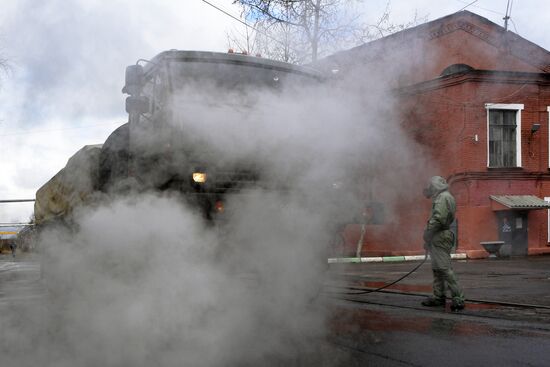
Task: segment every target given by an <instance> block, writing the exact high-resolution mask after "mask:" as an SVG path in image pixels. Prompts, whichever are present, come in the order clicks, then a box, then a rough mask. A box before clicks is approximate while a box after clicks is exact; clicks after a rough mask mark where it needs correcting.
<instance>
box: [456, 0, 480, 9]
mask: <svg viewBox="0 0 550 367" xmlns="http://www.w3.org/2000/svg"><path fill="white" fill-rule="evenodd" d="M477 2H478V0H474V1H472V2H471V3H469V4H468V5H466V6H465V7H463V8H462V9H460V10H459V11H462V10H464V9H466V8H467V7H469V6H470V5H473V4H475V3H477Z"/></svg>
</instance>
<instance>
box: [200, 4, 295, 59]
mask: <svg viewBox="0 0 550 367" xmlns="http://www.w3.org/2000/svg"><path fill="white" fill-rule="evenodd" d="M201 1H202V2H203V3H206V4H208V5H210V6H211V7H213V8H214V9H216V10H218V11H220V12H222V13H224V14H225V15H227V16H228V17H230V18H232V19H234V20H236V21H237V22H239V23H241V24H244V25H245V26H247V27H248V28H250V29H253V30H254V31H256V32H258V33H260V34H263V35H264V36H266V37H267V38H270V39H272V40H273V41H275V42H277V43H279V44H281V45H282V46H284V47H288V48H291V47H290V46H289V45H288V44H286V43H284V42H283V41H281V40H279V39H277V38H275V37H273V36H271V35H269V34H267V33H266V32H264V31H262V30H260V29H258V28H256V27H254V26H252V25H250V24H248V23H247V22H245V21H244V20H242V19H240V18H237V17H236V16H234V15H233V14H231V13H229V12H228V11H226V10H224V9H222V8H220V7H218V6H216V5H214V4H212V3H211V2H209V1H207V0H201ZM294 51H296V50H294Z"/></svg>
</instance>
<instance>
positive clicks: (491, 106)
mask: <svg viewBox="0 0 550 367" xmlns="http://www.w3.org/2000/svg"><path fill="white" fill-rule="evenodd" d="M523 108H524V105H523V104H522V103H509V104H508V103H485V109H486V110H487V168H518V167H519V168H521V167H522V161H521V111H523ZM549 108H550V107H549ZM491 110H515V111H516V165H515V166H513V167H491V165H490V163H491V157H490V148H489V144H490V140H489V134H490V127H489V122H490V118H489V114H490V112H491Z"/></svg>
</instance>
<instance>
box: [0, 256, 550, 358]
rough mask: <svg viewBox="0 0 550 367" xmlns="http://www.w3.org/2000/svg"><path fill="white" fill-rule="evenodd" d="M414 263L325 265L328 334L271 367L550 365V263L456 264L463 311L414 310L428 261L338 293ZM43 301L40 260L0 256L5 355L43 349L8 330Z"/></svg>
mask: <svg viewBox="0 0 550 367" xmlns="http://www.w3.org/2000/svg"><path fill="white" fill-rule="evenodd" d="M415 265H416V263H385V264H348V265H342V264H337V265H331V269H330V272H329V274H328V276H327V280H326V287H325V290H324V292H323V294H322V295H321V297H320V298H319V299H318V300H317V305H316V306H314V307H323V308H324V309H325V310H326V312H327V315H328V316H327V319H328V320H327V326H328V328H327V330H328V334H327V335H326V337H323V338H322V339H317V340H315V341H312V342H313V343H315V344H316V345H315V348H314V349H311V348H309V349H308V351H307V352H304V353H303V355H302V356H299V357H297V358H294V359H292V360H291V361H284V360H283V361H281V360H280V359H277V358H274V360H273V363H272V365H277V366H278V365H285V366H286V365H296V366H301V365H304V366H310V365H316V366H442V365H444V366H446V367H451V366H481V365H485V366H541V367H542V366H550V257H533V258H522V259H508V260H493V261H489V260H478V261H461V262H455V263H454V267H455V270H456V272H457V274H458V276H459V280H460V282H461V284H462V286H463V288H464V291H465V294H466V297H467V298H468V299H469V300H470V301H468V302H467V305H466V309H465V310H464V311H463V312H461V313H453V312H451V311H450V310H449V308H448V307H447V308H446V309H443V308H439V309H431V308H426V307H422V306H420V301H421V300H422V299H423V295H424V294H429V292H430V290H431V271H430V267H429V264H425V265H424V266H423V267H421V268H420V269H419V271H418V272H416V273H414V274H413V275H411V276H410V277H408V278H406V279H405V280H403V281H402V282H401V283H399V284H397V285H395V286H393V287H391V288H390V289H389V292H386V293H380V292H377V293H368V294H345V293H356V292H357V290H351V291H350V290H348V289H346V288H347V287H354V288H356V289H368V288H373V287H379V286H380V285H383V284H386V283H388V282H390V281H392V280H394V279H396V278H398V277H400V276H401V275H403V274H405V273H406V272H407V271H408V270H410V269H412V267H414V266H415ZM396 292H397V293H396ZM47 295H48V292H46V290H45V289H44V286H43V283H42V282H41V281H40V259H39V257H38V256H37V255H28V254H25V255H18V257H16V258H15V259H12V258H11V256H9V255H7V254H4V255H0V340H2V344H3V345H2V348H6V346H7V345H9V346H10V348H13V347H14V346H16V347H17V348H20V352H21V354H24V353H26V354H29V353H30V354H32V353H33V350H34V349H33V348H34V346H35V345H40V343H41V342H42V338H43V337H44V335H46V336H47V333H46V334H40V333H30V334H29V333H26V334H25V333H21V334H14V333H13V332H12V333H10V334H8V331H9V330H10V327H13V325H17V327H18V329H19V328H22V329H24V330H33V328H35V327H36V328H40V327H43V326H44V325H47V324H48V320H43V319H41V316H40V313H33V314H32V315H33V316H32V318H30V319H22V317H23V316H24V315H26V314H25V313H24V312H23V313H22V312H21V310H25V309H27V308H29V307H31V308H32V307H34V308H36V307H37V306H38V308H40V307H41V306H40V305H41V304H43V303H44V302H46V300H47V298H48V296H47ZM482 300H488V301H490V302H485V303H483V302H480V301H482ZM493 302H497V303H493ZM508 303H520V304H522V305H511V304H508ZM529 305H531V306H529ZM537 305H538V306H540V307H533V306H537ZM22 315H23V316H22ZM46 315H47V313H46ZM288 317H290V318H292V317H294V315H288ZM2 348H0V349H2ZM2 355H3V356H4V355H6V350H4V349H2ZM8 355H9V354H8ZM14 355H15V354H14ZM35 360H36V359H29V361H35ZM22 361H23V362H24V361H27V359H23V360H21V359H17V358H14V359H12V360H10V359H6V358H3V359H0V366H2V367H4V366H12V365H13V366H16V365H24V363H20V362H22ZM29 365H30V363H29Z"/></svg>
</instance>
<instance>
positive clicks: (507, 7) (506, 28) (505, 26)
mask: <svg viewBox="0 0 550 367" xmlns="http://www.w3.org/2000/svg"><path fill="white" fill-rule="evenodd" d="M508 9H510V0H508V3H507V4H506V15H505V16H504V18H502V19H504V30H505V31H507V30H508V19H510V15H509V14H508ZM510 10H511V9H510ZM510 13H511V11H510Z"/></svg>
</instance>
